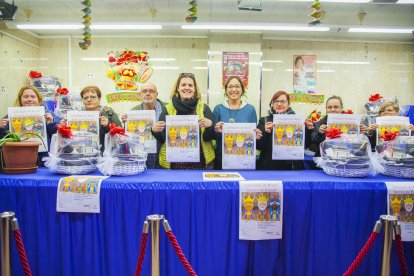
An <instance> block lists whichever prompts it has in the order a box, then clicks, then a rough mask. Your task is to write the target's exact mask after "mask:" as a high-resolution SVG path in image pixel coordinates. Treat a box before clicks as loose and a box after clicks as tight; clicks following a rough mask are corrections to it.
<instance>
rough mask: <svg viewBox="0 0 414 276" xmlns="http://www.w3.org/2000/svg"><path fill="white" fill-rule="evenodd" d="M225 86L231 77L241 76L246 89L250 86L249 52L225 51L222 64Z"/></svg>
mask: <svg viewBox="0 0 414 276" xmlns="http://www.w3.org/2000/svg"><path fill="white" fill-rule="evenodd" d="M222 68H223V71H222V83H223V87H224V84H225V83H226V81H227V80H228V78H229V77H232V76H237V77H239V78H240V79H241V80H242V82H243V85H244V87H245V88H246V89H248V87H249V53H248V52H223V64H222Z"/></svg>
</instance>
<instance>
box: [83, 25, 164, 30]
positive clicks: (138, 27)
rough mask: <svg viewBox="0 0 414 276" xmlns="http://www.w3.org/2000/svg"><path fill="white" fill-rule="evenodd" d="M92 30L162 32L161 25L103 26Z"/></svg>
mask: <svg viewBox="0 0 414 276" xmlns="http://www.w3.org/2000/svg"><path fill="white" fill-rule="evenodd" d="M91 29H92V30H161V29H162V26H161V25H137V24H124V25H116V24H102V25H96V24H95V25H91Z"/></svg>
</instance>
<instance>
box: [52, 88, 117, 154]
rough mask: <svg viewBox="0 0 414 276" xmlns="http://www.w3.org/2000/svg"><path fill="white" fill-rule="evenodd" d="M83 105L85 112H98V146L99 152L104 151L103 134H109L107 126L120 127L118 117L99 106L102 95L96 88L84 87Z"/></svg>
mask: <svg viewBox="0 0 414 276" xmlns="http://www.w3.org/2000/svg"><path fill="white" fill-rule="evenodd" d="M80 95H81V97H82V100H83V105H84V106H85V110H86V111H99V144H100V145H101V151H102V152H103V151H104V150H105V148H104V145H105V143H104V141H105V134H106V133H108V132H109V130H110V129H109V125H110V124H115V125H116V126H122V124H121V121H120V120H119V117H118V115H117V114H116V113H115V111H114V110H113V109H112V108H110V107H109V106H101V98H102V93H101V90H100V89H99V87H97V86H86V87H85V88H83V89H82V91H81V93H80ZM66 122H67V121H66V120H62V121H61V123H60V124H61V125H66Z"/></svg>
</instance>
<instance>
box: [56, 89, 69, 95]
mask: <svg viewBox="0 0 414 276" xmlns="http://www.w3.org/2000/svg"><path fill="white" fill-rule="evenodd" d="M56 92H58V93H59V94H60V95H67V94H68V93H69V90H68V89H67V88H62V87H59V88H58V89H57V90H56Z"/></svg>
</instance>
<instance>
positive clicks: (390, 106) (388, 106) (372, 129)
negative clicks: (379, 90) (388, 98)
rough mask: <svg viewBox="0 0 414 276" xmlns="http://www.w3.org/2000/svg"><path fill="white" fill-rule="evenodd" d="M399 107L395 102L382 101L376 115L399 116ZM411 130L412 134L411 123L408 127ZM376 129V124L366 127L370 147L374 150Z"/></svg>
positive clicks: (413, 129) (413, 132) (413, 131)
mask: <svg viewBox="0 0 414 276" xmlns="http://www.w3.org/2000/svg"><path fill="white" fill-rule="evenodd" d="M399 115H400V107H399V106H398V104H397V103H395V102H384V103H383V104H382V105H381V106H380V108H379V111H378V116H380V117H381V116H399ZM408 128H409V129H410V130H411V135H413V134H414V126H413V125H412V124H410V125H409V127H408ZM377 129H378V125H377V124H371V125H370V126H369V128H368V137H369V142H370V143H371V148H372V150H373V151H375V146H376V144H377V137H376V135H375V134H376V130H377Z"/></svg>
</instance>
